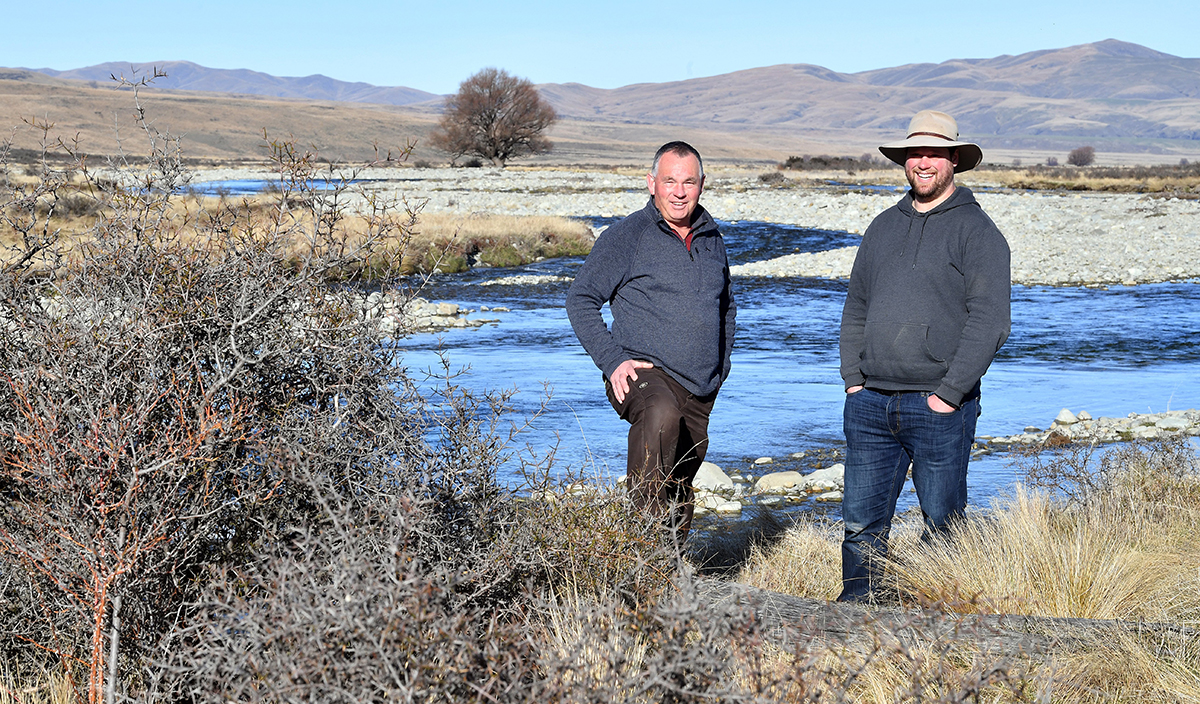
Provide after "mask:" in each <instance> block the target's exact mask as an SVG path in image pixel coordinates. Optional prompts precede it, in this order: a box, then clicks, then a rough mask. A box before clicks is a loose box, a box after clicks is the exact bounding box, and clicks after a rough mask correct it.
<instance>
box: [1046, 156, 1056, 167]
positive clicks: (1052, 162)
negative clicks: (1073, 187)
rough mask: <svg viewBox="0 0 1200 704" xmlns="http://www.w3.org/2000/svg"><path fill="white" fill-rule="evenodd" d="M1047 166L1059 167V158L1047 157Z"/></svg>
mask: <svg viewBox="0 0 1200 704" xmlns="http://www.w3.org/2000/svg"><path fill="white" fill-rule="evenodd" d="M1046 166H1058V157H1056V156H1048V157H1046Z"/></svg>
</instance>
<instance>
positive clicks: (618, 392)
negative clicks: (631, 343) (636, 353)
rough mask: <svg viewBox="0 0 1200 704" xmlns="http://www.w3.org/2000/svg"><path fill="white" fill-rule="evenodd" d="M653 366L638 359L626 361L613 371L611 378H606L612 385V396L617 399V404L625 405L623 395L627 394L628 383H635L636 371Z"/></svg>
mask: <svg viewBox="0 0 1200 704" xmlns="http://www.w3.org/2000/svg"><path fill="white" fill-rule="evenodd" d="M653 368H654V365H653V364H651V363H649V362H643V361H641V360H639V359H627V360H625V361H624V362H621V366H619V367H617V368H616V369H614V370H613V373H612V375H611V376H609V377H608V382H609V383H610V384H612V390H613V396H615V397H616V398H617V403H625V394H627V393H629V381H630V380H631V379H632V380H633V381H637V378H638V375H637V370H639V369H653Z"/></svg>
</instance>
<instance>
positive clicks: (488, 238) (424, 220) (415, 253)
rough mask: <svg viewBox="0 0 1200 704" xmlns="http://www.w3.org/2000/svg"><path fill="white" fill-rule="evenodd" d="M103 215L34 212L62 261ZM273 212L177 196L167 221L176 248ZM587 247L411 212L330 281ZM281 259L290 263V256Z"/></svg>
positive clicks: (91, 208)
mask: <svg viewBox="0 0 1200 704" xmlns="http://www.w3.org/2000/svg"><path fill="white" fill-rule="evenodd" d="M31 180H32V179H31ZM104 207H105V206H102V205H100V201H99V200H98V199H97V198H96V195H95V193H94V191H93V190H91V189H90V188H88V187H87V186H86V185H83V184H77V185H76V187H75V188H73V189H71V190H64V191H63V192H61V193H59V194H57V199H56V200H53V201H51V200H44V201H43V202H40V203H39V205H38V212H39V215H40V216H41V220H42V225H41V226H42V227H44V228H45V230H47V231H50V232H53V231H59V232H60V233H61V235H62V237H61V238H60V240H59V241H60V246H59V248H58V249H57V250H56V251H57V252H58V253H61V254H65V255H67V256H70V255H71V253H72V252H73V251H75V249H76V248H77V247H79V246H81V245H83V244H85V243H86V242H87V241H89V239H90V238H91V237H93V236H94V235H93V232H94V228H95V227H96V224H97V221H98V219H99V218H100V217H101V215H102V213H101V211H102V210H103V208H104ZM277 207H278V201H277V200H276V201H273V200H272V199H271V197H270V196H264V197H254V198H244V199H220V198H207V197H205V198H200V197H195V196H181V197H179V198H177V199H175V200H174V202H173V204H172V213H171V215H172V217H173V218H174V219H175V220H176V221H177V225H176V227H175V228H173V231H174V232H175V235H176V236H178V237H179V238H180V239H181V240H183V241H189V240H191V239H194V238H195V237H197V234H196V233H197V231H198V228H197V226H198V225H199V226H200V227H199V230H201V231H202V230H203V229H204V228H205V227H207V226H208V223H210V222H211V220H212V219H213V218H214V217H218V214H219V216H220V217H222V218H224V219H226V220H228V221H229V223H230V227H232V228H235V229H237V228H240V229H242V230H245V231H250V230H252V229H254V228H255V227H260V226H262V225H263V224H264V223H266V222H268V221H269V220H270V219H271V218H272V217H273V216H275V215H276V213H273V212H272V209H274V208H277ZM291 207H304V203H303V201H293V202H292V203H291ZM344 227H345V228H346V229H347V230H348V231H349V232H351V233H358V234H359V235H360V236H361V235H362V234H365V233H366V232H367V229H368V223H367V221H366V219H365V218H363V217H361V216H357V215H353V214H349V215H347V216H346V217H345V220H344ZM19 237H20V235H19V234H18V233H17V232H16V231H14V230H13V229H11V228H10V227H5V226H3V225H0V261H5V260H6V258H7V257H11V256H12V253H13V252H15V251H17V249H16V248H15V247H14V245H16V244H17V242H18V239H19ZM592 241H593V237H592V233H591V230H590V229H589V228H588V226H587V225H586V224H585V223H583V222H580V221H578V220H571V219H569V218H564V217H555V216H514V215H487V214H472V215H452V214H445V213H419V212H418V213H412V214H411V217H410V221H409V223H408V226H407V228H406V230H405V231H404V232H399V233H397V234H396V235H395V236H394V237H393V238H392V242H393V243H392V245H391V246H390V247H389V248H388V250H387V251H385V252H383V253H382V254H383V256H382V257H379V258H376V259H373V260H371V261H367V262H364V268H363V269H362V270H360V271H356V272H338V273H339V274H340V275H342V276H358V277H365V278H367V279H370V278H373V277H374V276H376V275H378V274H381V273H383V272H381V271H379V270H378V267H380V266H393V265H394V262H396V261H399V262H400V264H399V266H400V267H401V273H404V274H411V273H417V272H431V271H440V272H444V273H449V272H460V271H465V270H466V269H468V268H469V267H471V266H494V267H509V266H519V265H521V264H527V263H529V262H532V261H536V260H539V259H543V258H549V257H563V256H578V255H583V254H586V253H587V252H588V251H590V250H591V246H592ZM302 246H305V243H302V242H298V241H297V242H294V243H293V244H292V245H291V248H290V251H291V252H294V251H297V250H298V249H299V248H301V247H302ZM397 255H399V258H397ZM285 256H288V257H289V258H290V257H292V254H290V253H289V254H287V255H285Z"/></svg>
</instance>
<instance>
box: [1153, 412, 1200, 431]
mask: <svg viewBox="0 0 1200 704" xmlns="http://www.w3.org/2000/svg"><path fill="white" fill-rule="evenodd" d="M1191 425H1192V424H1191V423H1189V422H1188V419H1187V418H1185V417H1183V416H1167V417H1166V418H1163V419H1162V420H1160V421H1158V422H1157V423H1155V424H1154V427H1156V428H1158V429H1160V430H1171V431H1175V432H1179V431H1180V430H1186V429H1187V428H1188V427H1190V426H1191Z"/></svg>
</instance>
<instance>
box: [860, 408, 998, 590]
mask: <svg viewBox="0 0 1200 704" xmlns="http://www.w3.org/2000/svg"><path fill="white" fill-rule="evenodd" d="M929 395H930V394H929V392H925V391H903V392H900V391H896V392H882V393H881V392H877V391H872V390H870V389H863V390H861V391H858V392H856V393H853V394H847V396H846V410H845V415H844V417H843V418H844V419H843V427H844V429H845V432H846V492H845V498H844V499H843V501H842V518H843V520H844V522H845V525H846V535H845V538H844V540H843V541H842V594H841V596H839V597H838V601H864V600H868V599H869V598H870V595H871V592H872V591H873V589H875V588H876V587H878V585H879V581H880V577H881V571H882V570H881V568H880V567H879V566H878V564H877V560H876V558H877V557H880V556H885V555H887V541H888V531H889V530H890V529H891V527H892V517H893V516H894V515H895V513H896V500H897V499H898V498H899V497H900V490H901V489H902V488H904V480H905V478H906V477H907V475H908V467H909V464H910V463H911V464H912V476H913V485H914V486H915V487H916V490H917V500H918V501H920V503H921V515H922V516H923V517H924V519H925V530H924V533H923V534H922V536H921V537H922V539H926V540H927V539H928V538H929V537H930V536H931V535H933V534H935V533H938V532H940V531H943V530H945V529H946V527H947V526H948V525H949V524H950V523H951V522H953V521H954V520H955V519H957V518H958V517H960V516H962V514H963V510H964V509H965V508H966V506H967V461H968V460H970V458H971V444H972V443H973V442H974V441H975V421H976V419H977V418H978V417H979V398H978V397H976V398H973V399H970V400H967V401H964V402H963V404H962V406H961V407H959V408H958V409H957V410H955V411H954V412H953V413H938V412H936V411H934V410H932V409H930V408H929V406H928V405H927V402H926V399H927V398H928V397H929Z"/></svg>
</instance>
